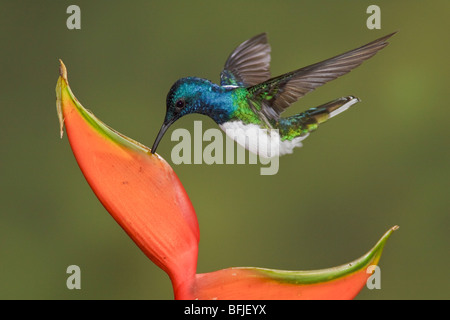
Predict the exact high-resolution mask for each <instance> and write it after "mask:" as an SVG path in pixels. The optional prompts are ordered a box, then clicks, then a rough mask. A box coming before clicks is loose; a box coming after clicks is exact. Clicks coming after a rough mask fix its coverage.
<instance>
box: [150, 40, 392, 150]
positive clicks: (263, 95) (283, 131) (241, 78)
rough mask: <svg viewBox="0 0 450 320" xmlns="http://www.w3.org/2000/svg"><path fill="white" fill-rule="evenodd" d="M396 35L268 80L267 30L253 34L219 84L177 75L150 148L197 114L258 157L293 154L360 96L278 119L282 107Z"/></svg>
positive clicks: (228, 63)
mask: <svg viewBox="0 0 450 320" xmlns="http://www.w3.org/2000/svg"><path fill="white" fill-rule="evenodd" d="M395 33H396V32H394V33H391V34H389V35H386V36H384V37H382V38H379V39H377V40H375V41H372V42H370V43H368V44H366V45H363V46H361V47H359V48H357V49H354V50H351V51H348V52H345V53H343V54H340V55H337V56H334V57H333V58H330V59H327V60H324V61H321V62H318V63H315V64H312V65H310V66H307V67H304V68H301V69H297V70H294V71H291V72H288V73H285V74H282V75H280V76H277V77H273V78H271V76H270V52H271V48H270V45H269V43H268V41H267V34H266V33H261V34H259V35H256V36H254V37H253V38H251V39H249V40H247V41H245V42H243V43H242V44H240V45H239V46H238V47H237V48H236V49H235V50H234V51H233V52H232V53H231V54H230V55H229V57H228V59H227V60H226V62H225V66H224V68H223V70H222V72H221V74H220V85H218V84H215V83H213V82H211V81H209V80H207V79H202V78H198V77H186V78H182V79H179V80H178V81H176V82H175V83H174V84H173V85H172V87H171V88H170V90H169V93H168V94H167V98H166V108H167V109H166V115H165V118H164V122H163V124H162V126H161V129H160V131H159V133H158V135H157V137H156V139H155V142H154V143H153V147H152V148H151V152H152V153H155V152H156V148H157V147H158V144H159V142H160V141H161V139H162V137H163V136H164V134H165V132H166V131H167V129H168V128H169V127H170V126H171V125H172V124H173V123H174V122H175V121H176V120H178V119H180V118H181V117H183V116H185V115H188V114H191V113H199V114H203V115H206V116H208V117H210V118H211V119H212V120H213V121H215V122H216V124H217V125H218V126H219V127H220V128H221V129H222V130H223V131H225V133H226V134H227V135H228V136H229V137H231V138H232V139H234V140H235V141H236V142H237V143H239V144H240V145H242V146H243V147H244V148H246V149H247V150H249V151H250V152H252V153H255V154H258V155H259V156H261V157H265V158H271V157H274V156H282V155H284V154H289V153H292V152H293V149H294V148H295V147H301V146H302V142H301V141H302V140H304V139H305V138H306V137H308V135H309V134H310V133H311V132H312V131H314V130H316V129H317V127H318V126H319V125H320V124H322V123H324V122H325V121H327V120H328V119H331V118H333V117H334V116H336V115H338V114H340V113H342V112H343V111H345V110H347V109H348V108H349V107H351V106H352V105H354V104H355V103H357V102H359V101H360V100H359V99H358V98H357V97H355V96H346V97H342V98H338V99H336V100H333V101H330V102H327V103H325V104H323V105H320V106H318V107H314V108H310V109H308V110H306V111H304V112H301V113H298V114H295V115H293V116H289V117H281V114H282V113H283V111H285V110H286V109H287V108H288V107H289V106H290V105H291V104H293V103H294V102H296V101H297V100H298V99H300V98H302V97H303V96H304V95H306V94H307V93H309V92H311V91H313V90H314V89H316V88H317V87H320V86H321V85H323V84H325V83H327V82H329V81H331V80H334V79H336V78H338V77H340V76H342V75H344V74H347V73H348V72H350V71H351V70H352V69H354V68H356V67H358V66H359V65H360V64H361V63H362V62H364V61H365V60H367V59H369V58H371V57H372V56H374V55H375V54H376V53H377V52H378V51H379V50H381V49H382V48H384V47H385V46H387V45H388V42H387V40H388V39H389V38H390V37H392V36H393V35H394V34H395ZM264 144H268V145H269V147H267V146H265V145H264Z"/></svg>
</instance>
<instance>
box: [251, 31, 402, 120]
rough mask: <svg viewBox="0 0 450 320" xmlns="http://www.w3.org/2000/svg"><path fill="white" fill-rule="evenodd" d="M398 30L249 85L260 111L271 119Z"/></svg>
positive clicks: (364, 57)
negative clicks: (262, 81)
mask: <svg viewBox="0 0 450 320" xmlns="http://www.w3.org/2000/svg"><path fill="white" fill-rule="evenodd" d="M394 34H395V33H392V34H389V35H387V36H384V37H382V38H380V39H378V40H375V41H373V42H370V43H368V44H366V45H364V46H362V47H360V48H357V49H354V50H351V51H348V52H346V53H343V54H341V55H338V56H335V57H333V58H331V59H328V60H324V61H322V62H319V63H315V64H313V65H310V66H307V67H304V68H301V69H298V70H295V71H292V72H289V73H286V74H283V75H281V76H279V77H275V78H272V79H269V80H267V81H266V82H264V83H260V84H257V85H254V86H253V87H251V88H249V92H250V93H251V96H252V100H254V101H255V102H256V103H258V104H260V105H262V108H261V111H262V112H263V114H264V115H265V116H266V117H268V118H271V119H277V118H278V117H279V115H280V114H281V113H282V112H283V111H284V110H285V109H286V108H287V107H288V106H289V105H291V104H292V103H294V102H295V101H297V100H298V99H300V98H301V97H303V96H304V95H305V94H307V93H308V92H311V91H312V90H314V89H315V88H317V87H320V86H321V85H323V84H325V83H327V82H329V81H331V80H334V79H336V78H338V77H340V76H342V75H344V74H346V73H348V72H350V71H351V70H352V69H354V68H356V67H357V66H359V65H360V64H361V63H362V62H364V61H365V60H367V59H369V58H371V57H372V56H374V55H375V54H376V53H377V52H378V51H379V50H381V49H382V48H384V47H385V46H387V45H388V42H387V41H386V40H387V39H389V38H390V37H391V36H393V35H394Z"/></svg>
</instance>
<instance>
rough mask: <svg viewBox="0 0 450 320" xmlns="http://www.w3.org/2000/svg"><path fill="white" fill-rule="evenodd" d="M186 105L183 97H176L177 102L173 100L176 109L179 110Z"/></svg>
mask: <svg viewBox="0 0 450 320" xmlns="http://www.w3.org/2000/svg"><path fill="white" fill-rule="evenodd" d="M185 105H186V103H185V101H184V99H178V100H177V102H175V107H176V108H177V111H181V109H183V108H184V106H185Z"/></svg>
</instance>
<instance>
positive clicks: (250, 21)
mask: <svg viewBox="0 0 450 320" xmlns="http://www.w3.org/2000/svg"><path fill="white" fill-rule="evenodd" d="M71 4H77V5H79V6H80V8H81V30H68V29H67V27H66V20H67V18H68V17H69V14H67V13H66V9H67V7H68V6H69V5H71ZM371 4H373V1H362V0H358V1H340V2H338V1H331V0H330V1H314V0H309V1H221V2H219V1H214V2H211V1H184V2H181V1H114V2H112V1H42V0H41V1H5V0H2V1H0V21H1V28H0V39H1V50H0V67H1V70H0V107H1V116H0V124H1V126H0V128H1V135H0V143H1V145H0V146H1V160H0V161H1V167H0V174H1V188H2V189H1V192H0V196H1V202H0V203H1V204H0V298H1V299H172V298H173V295H172V287H171V284H170V281H169V279H168V277H167V276H166V274H165V273H164V272H163V271H161V270H160V269H159V268H157V267H156V266H155V265H154V264H153V263H152V262H151V261H150V260H148V259H147V258H146V257H145V256H144V254H143V253H142V252H141V251H140V250H139V249H138V248H137V246H136V245H135V244H134V243H133V242H132V241H131V240H130V239H129V238H128V236H127V235H126V234H125V232H123V231H122V229H121V228H120V227H119V226H118V225H117V224H116V222H115V221H114V220H113V219H112V218H111V217H110V215H109V214H108V213H107V212H106V210H105V209H104V208H103V207H102V205H101V204H100V203H99V201H98V200H97V198H96V197H95V195H94V194H93V192H92V191H91V190H90V188H89V186H88V184H87V183H86V181H85V179H84V177H83V175H82V173H81V172H80V170H79V168H78V166H77V164H76V161H75V159H74V157H73V154H72V151H71V149H70V147H69V144H68V141H67V137H66V136H64V138H63V139H62V140H61V139H60V138H59V124H58V119H57V116H56V109H55V85H56V80H57V77H58V59H59V58H61V59H62V60H63V61H64V62H65V64H66V66H67V68H68V72H69V79H70V83H71V87H72V90H73V91H74V93H75V95H76V96H77V98H78V99H79V100H80V101H81V103H82V104H83V105H84V106H85V107H86V108H88V109H90V110H92V111H93V112H94V113H95V114H96V115H97V116H98V117H99V118H100V119H102V120H103V121H104V122H106V123H107V124H109V125H110V126H112V127H113V128H115V129H116V130H118V131H120V132H122V133H124V134H126V135H127V136H130V137H132V138H134V139H136V140H138V141H140V142H142V143H144V144H146V145H148V146H151V144H152V143H153V141H154V138H155V136H156V134H157V132H158V130H159V128H160V125H161V123H162V119H163V117H164V113H165V98H166V94H167V92H168V90H169V88H170V86H171V85H172V83H173V82H175V81H176V80H177V79H178V78H181V77H185V76H199V77H203V78H207V79H210V80H212V81H214V82H218V81H219V73H220V71H221V69H222V67H223V64H224V62H225V60H226V58H227V57H228V55H229V54H230V52H231V51H232V50H233V49H234V48H235V47H236V46H237V45H238V44H239V43H241V42H242V41H244V40H246V39H248V38H250V37H252V36H254V35H256V34H258V33H261V32H268V35H269V41H270V43H271V46H272V64H271V65H272V67H271V71H272V75H274V76H275V75H279V74H281V73H284V72H288V71H291V70H293V69H296V68H299V67H302V66H305V65H307V64H311V63H314V62H317V61H320V60H323V59H325V58H329V57H331V56H334V55H336V54H339V53H342V52H344V51H346V50H349V49H353V48H356V47H358V46H360V45H363V44H365V43H367V42H370V41H372V40H374V39H376V38H378V37H381V36H383V35H386V34H388V33H391V32H393V31H397V30H398V31H400V32H399V33H398V34H397V35H396V36H395V37H393V38H392V39H391V41H390V42H391V44H390V45H389V46H388V47H387V48H386V49H384V50H383V51H382V52H381V53H379V54H378V55H376V56H375V57H374V58H373V59H371V60H369V61H368V62H366V63H364V64H363V65H362V66H361V67H359V68H358V69H356V70H355V71H353V72H351V73H350V74H349V75H347V76H345V77H343V78H340V79H338V80H336V81H334V82H332V83H329V84H327V85H326V86H324V87H322V88H320V89H318V90H316V91H314V92H313V93H311V94H309V95H308V96H307V97H305V98H304V99H302V100H300V101H299V102H298V103H296V104H295V105H294V106H293V107H291V109H289V111H287V113H286V114H287V115H291V114H294V113H298V112H300V111H302V110H304V109H306V108H309V107H311V106H316V105H319V104H321V103H324V102H327V101H329V100H332V99H334V98H337V97H341V96H344V95H350V94H352V95H356V96H358V97H360V98H361V99H362V102H361V103H360V104H358V105H357V106H356V107H354V108H352V109H351V110H350V111H347V112H345V113H344V114H343V115H341V116H339V117H338V118H335V119H333V121H330V122H328V123H326V124H325V125H323V126H321V128H320V129H319V130H318V131H317V132H315V133H314V134H312V135H311V136H310V137H309V138H308V139H307V140H305V143H304V147H303V148H301V149H296V151H295V152H294V154H292V155H288V156H284V157H282V158H281V159H280V170H279V172H278V174H276V175H274V176H261V175H260V174H259V169H260V166H259V165H211V166H208V165H206V164H202V165H178V166H174V170H175V171H176V172H177V174H178V175H179V177H180V179H181V181H182V182H183V184H184V186H185V188H186V190H187V192H188V194H189V196H190V198H191V200H192V202H193V204H194V207H195V209H196V212H197V215H198V219H199V224H200V231H201V241H200V250H199V260H198V272H209V271H215V270H218V269H223V268H227V267H231V266H256V267H266V268H277V269H285V270H308V269H317V268H326V267H331V266H336V265H340V264H343V263H347V262H349V261H351V260H353V259H355V258H358V257H360V256H361V255H363V254H364V253H365V252H367V251H368V250H369V249H370V248H371V247H372V246H373V245H374V244H375V243H376V241H377V240H378V239H379V237H380V236H381V235H382V234H383V233H384V232H385V231H386V230H387V229H388V228H390V227H392V226H393V225H396V224H398V225H399V226H400V229H399V231H397V232H395V233H394V234H393V235H392V237H391V238H390V240H389V241H388V243H387V245H386V247H385V250H384V253H383V256H382V258H381V261H380V267H381V280H382V282H381V290H369V289H367V288H365V289H363V290H362V292H361V293H360V294H359V295H358V297H357V298H358V299H449V298H450V285H449V279H448V278H449V277H448V275H447V273H446V272H448V270H449V266H450V259H449V252H450V250H449V248H450V246H449V243H450V241H449V240H450V236H449V226H450V223H449V222H450V221H449V220H450V219H449V206H450V202H449V196H450V194H449V191H450V175H449V174H450V166H449V165H450V148H449V146H450V134H449V133H450V132H449V125H448V123H449V119H450V107H449V106H448V92H449V89H448V85H449V80H450V77H449V76H450V64H449V63H448V58H449V50H450V42H449V40H448V39H449V38H448V32H449V30H450V22H449V19H448V13H449V12H450V2H449V1H446V0H442V1H432V2H429V3H427V4H425V3H424V2H423V1H377V2H376V4H378V5H379V6H380V8H381V30H369V29H368V28H367V27H366V20H367V18H368V17H369V14H367V13H366V9H367V7H368V6H369V5H371ZM194 120H202V121H203V128H204V129H206V128H212V127H216V126H215V124H214V123H213V122H212V121H211V120H210V119H209V118H206V117H203V116H200V115H192V116H189V117H185V118H183V119H182V120H180V121H178V122H177V123H176V124H175V125H174V126H173V127H172V128H171V130H169V132H168V134H167V135H166V136H165V138H164V139H163V141H162V143H161V144H160V146H159V149H158V152H159V153H160V154H161V155H162V156H163V157H165V158H166V159H167V160H168V161H169V163H171V160H170V152H171V150H172V147H173V146H174V145H175V144H176V142H172V141H170V134H171V132H172V131H173V130H174V129H176V128H181V127H185V128H187V129H189V130H192V129H193V121H194ZM71 264H76V265H78V266H80V267H81V272H82V278H81V281H82V282H81V283H82V284H81V285H82V289H81V290H68V289H67V288H66V278H67V277H68V275H67V274H66V268H67V266H69V265H71Z"/></svg>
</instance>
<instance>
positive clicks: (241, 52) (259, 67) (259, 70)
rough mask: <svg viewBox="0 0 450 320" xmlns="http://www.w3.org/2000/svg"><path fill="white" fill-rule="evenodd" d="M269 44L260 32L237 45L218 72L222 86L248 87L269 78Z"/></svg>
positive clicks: (265, 36)
mask: <svg viewBox="0 0 450 320" xmlns="http://www.w3.org/2000/svg"><path fill="white" fill-rule="evenodd" d="M269 69H270V45H269V44H268V43H267V35H266V34H265V33H261V34H259V35H257V36H255V37H253V38H251V39H249V40H247V41H245V42H243V43H242V44H241V45H239V46H238V47H237V48H236V49H234V51H233V52H232V53H231V55H230V56H229V57H228V59H227V62H226V63H225V67H224V69H223V71H222V73H221V74H220V84H221V85H222V86H226V85H231V86H240V87H249V86H254V85H256V84H258V83H261V82H264V81H266V80H268V79H269V78H270V71H269Z"/></svg>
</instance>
